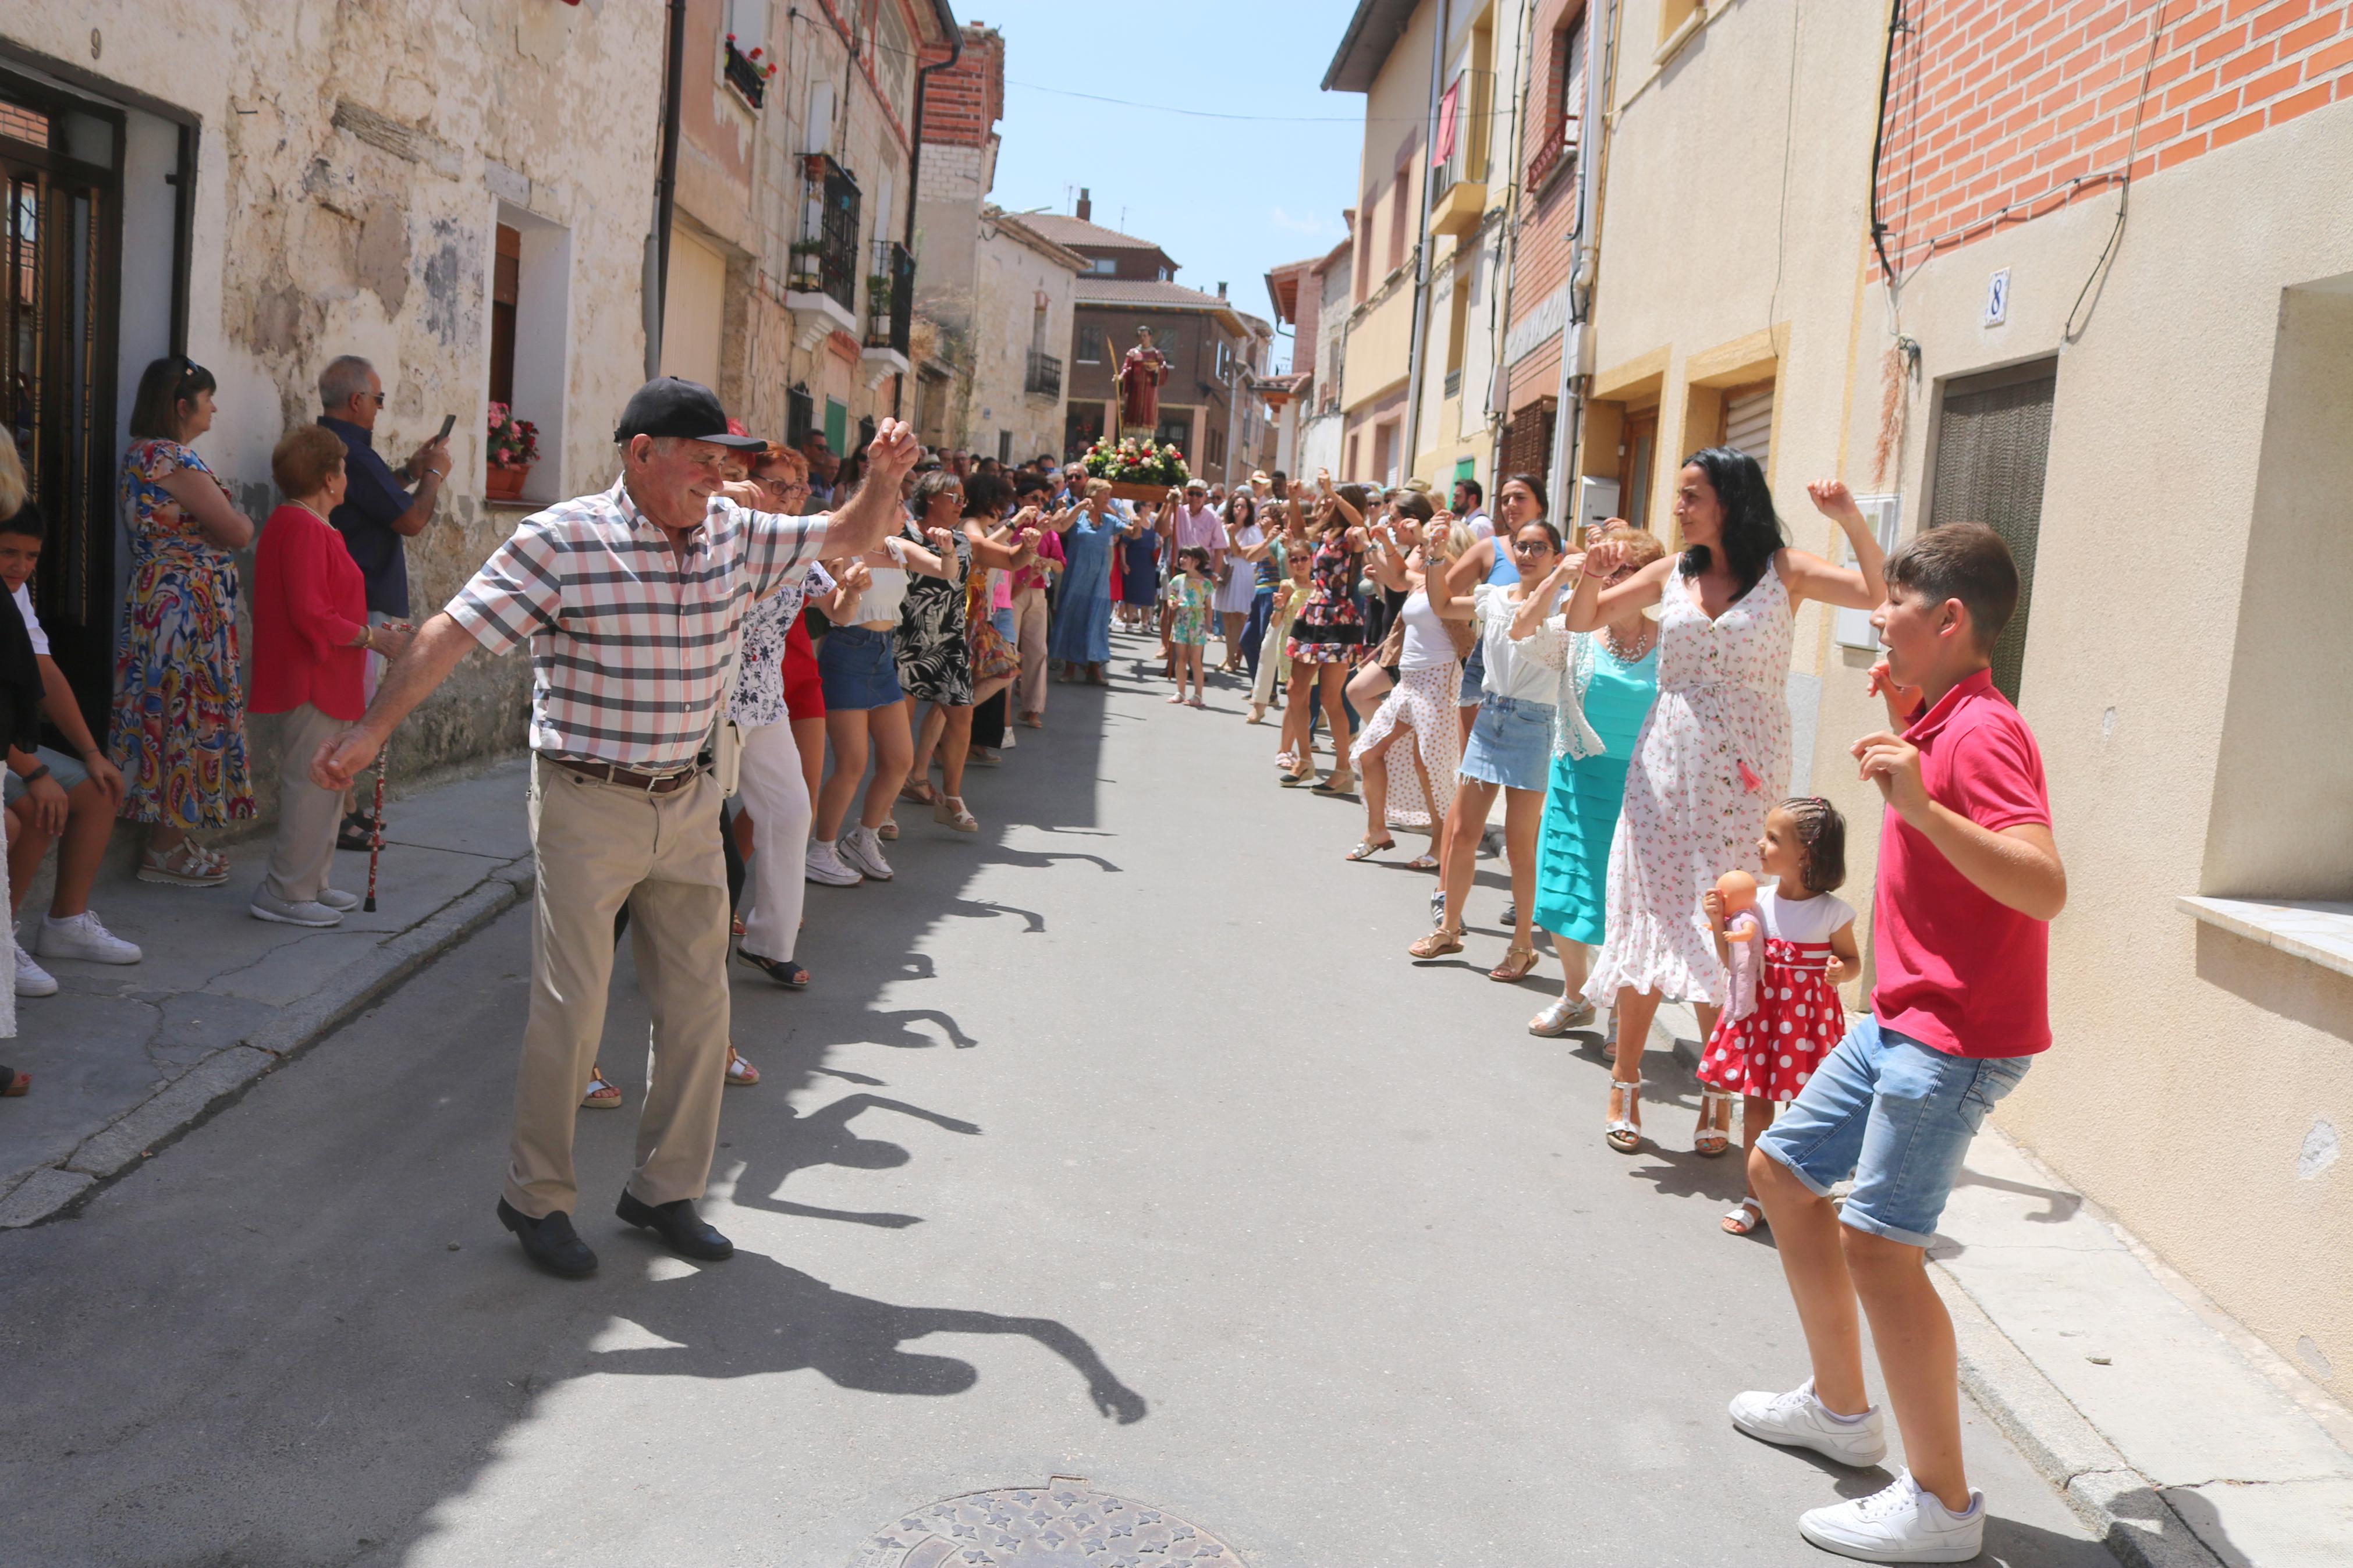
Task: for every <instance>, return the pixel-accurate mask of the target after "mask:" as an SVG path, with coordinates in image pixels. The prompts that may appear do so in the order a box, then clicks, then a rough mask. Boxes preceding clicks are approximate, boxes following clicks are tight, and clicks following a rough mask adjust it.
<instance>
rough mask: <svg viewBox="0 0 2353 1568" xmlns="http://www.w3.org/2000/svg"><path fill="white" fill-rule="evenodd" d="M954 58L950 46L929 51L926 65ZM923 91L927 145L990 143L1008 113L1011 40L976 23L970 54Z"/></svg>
mask: <svg viewBox="0 0 2353 1568" xmlns="http://www.w3.org/2000/svg"><path fill="white" fill-rule="evenodd" d="M946 58H948V51H947V48H946V47H945V46H944V45H942V46H934V47H928V48H926V49H924V50H923V64H924V65H926V66H931V65H936V64H938V63H939V62H940V61H942V60H944V59H946ZM927 80H929V81H930V83H931V86H930V87H928V88H926V89H924V92H923V144H924V145H925V146H927V147H928V146H948V147H979V146H983V145H985V144H986V143H987V141H988V138H989V135H990V133H991V132H993V131H994V130H995V129H996V126H997V121H998V120H1000V119H1002V118H1003V117H1004V114H1005V39H1004V37H1003V36H1002V35H1000V34H999V33H998V32H997V29H996V28H994V27H985V26H980V25H979V24H978V23H972V24H969V25H967V26H965V30H964V52H963V54H962V55H960V56H959V57H958V58H957V59H956V63H955V65H953V66H950V67H949V68H947V69H945V70H939V71H934V72H933V73H932V74H931V76H930V77H929V78H927Z"/></svg>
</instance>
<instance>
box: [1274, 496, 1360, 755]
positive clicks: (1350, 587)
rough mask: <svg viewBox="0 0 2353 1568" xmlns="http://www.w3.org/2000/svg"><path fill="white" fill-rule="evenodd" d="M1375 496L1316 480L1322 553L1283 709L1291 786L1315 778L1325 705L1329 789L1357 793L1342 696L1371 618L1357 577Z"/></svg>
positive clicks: (1296, 634)
mask: <svg viewBox="0 0 2353 1568" xmlns="http://www.w3.org/2000/svg"><path fill="white" fill-rule="evenodd" d="M1371 501H1372V498H1371V496H1370V495H1369V494H1368V493H1367V492H1366V489H1365V487H1364V486H1362V485H1354V484H1349V485H1342V486H1340V487H1339V488H1338V489H1334V488H1333V485H1332V474H1331V470H1330V469H1328V468H1324V469H1318V470H1317V471H1316V474H1315V526H1314V535H1315V547H1314V564H1313V565H1312V566H1310V567H1309V569H1308V571H1309V582H1310V586H1309V588H1308V592H1307V602H1306V604H1305V605H1303V606H1302V607H1301V609H1300V612H1299V617H1298V619H1296V620H1294V621H1293V622H1292V624H1291V638H1290V640H1289V641H1288V642H1287V643H1285V644H1284V645H1283V651H1284V652H1285V653H1287V654H1289V655H1290V656H1291V704H1290V706H1289V707H1288V708H1286V709H1284V710H1283V715H1282V740H1283V748H1282V749H1283V751H1284V752H1285V753H1286V754H1287V755H1289V756H1290V758H1291V759H1292V763H1291V767H1290V769H1289V770H1288V771H1287V772H1285V773H1283V775H1282V782H1283V783H1284V784H1306V783H1308V782H1309V781H1310V780H1312V779H1314V777H1315V740H1314V728H1315V719H1314V707H1315V704H1316V702H1317V701H1318V700H1321V701H1322V702H1323V705H1324V723H1325V724H1326V725H1328V726H1330V728H1331V731H1332V753H1333V768H1332V775H1331V777H1329V778H1328V779H1326V780H1324V785H1323V786H1322V787H1324V788H1327V789H1329V790H1332V791H1335V792H1345V790H1348V789H1351V788H1353V787H1355V784H1356V774H1355V773H1353V772H1352V771H1351V770H1350V768H1349V766H1348V716H1347V714H1346V713H1345V711H1343V710H1342V709H1341V706H1340V702H1341V698H1340V693H1341V690H1342V689H1343V688H1345V686H1346V685H1347V682H1348V661H1349V660H1350V659H1352V658H1355V657H1356V650H1357V649H1358V648H1360V647H1363V646H1364V641H1365V616H1364V612H1363V611H1361V610H1359V609H1358V608H1357V607H1356V574H1357V573H1358V572H1360V571H1362V570H1363V569H1364V563H1365V530H1364V528H1363V523H1364V521H1365V508H1366V506H1368V505H1370V504H1371Z"/></svg>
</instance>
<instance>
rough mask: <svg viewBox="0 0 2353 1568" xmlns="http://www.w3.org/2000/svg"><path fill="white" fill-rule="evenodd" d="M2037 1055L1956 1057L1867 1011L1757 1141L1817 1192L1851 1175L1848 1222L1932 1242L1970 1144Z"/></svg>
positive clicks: (1825, 1192) (1824, 1193)
mask: <svg viewBox="0 0 2353 1568" xmlns="http://www.w3.org/2000/svg"><path fill="white" fill-rule="evenodd" d="M2033 1060H2034V1058H2032V1057H1956V1056H1947V1054H1946V1053H1944V1052H1943V1051H1939V1050H1934V1049H1932V1048H1930V1047H1926V1046H1924V1045H1922V1044H1921V1043H1920V1042H1919V1041H1917V1040H1915V1039H1913V1038H1912V1037H1909V1036H1907V1035H1899V1034H1897V1033H1896V1032H1895V1031H1894V1030H1893V1029H1883V1028H1881V1027H1880V1026H1879V1020H1878V1019H1876V1018H1871V1017H1866V1018H1864V1019H1862V1021H1861V1022H1859V1023H1857V1024H1856V1025H1855V1026H1854V1027H1853V1028H1852V1029H1850V1030H1848V1031H1847V1037H1846V1038H1845V1039H1843V1040H1841V1041H1840V1042H1839V1044H1838V1048H1837V1049H1836V1050H1833V1051H1832V1052H1831V1054H1830V1055H1829V1056H1827V1057H1824V1058H1822V1065H1821V1066H1820V1067H1818V1068H1815V1069H1814V1076H1813V1077H1812V1078H1810V1079H1807V1080H1806V1087H1805V1088H1804V1089H1799V1091H1798V1098H1797V1099H1795V1100H1791V1101H1790V1102H1789V1103H1788V1105H1787V1106H1785V1107H1783V1108H1782V1111H1781V1114H1780V1116H1779V1117H1778V1119H1776V1120H1775V1121H1774V1123H1773V1125H1772V1126H1770V1127H1768V1128H1767V1129H1766V1130H1765V1135H1764V1136H1763V1137H1762V1138H1759V1139H1758V1140H1757V1148H1759V1149H1761V1150H1763V1151H1764V1152H1766V1153H1767V1154H1770V1155H1772V1156H1773V1158H1775V1159H1776V1160H1778V1161H1780V1162H1781V1163H1783V1164H1784V1165H1787V1166H1788V1168H1789V1170H1790V1171H1791V1173H1794V1174H1795V1175H1796V1176H1797V1178H1798V1180H1799V1181H1800V1182H1803V1183H1804V1184H1806V1187H1807V1189H1808V1190H1809V1191H1810V1192H1812V1193H1814V1194H1817V1195H1818V1196H1821V1197H1828V1196H1829V1195H1830V1191H1831V1184H1833V1183H1836V1182H1841V1181H1844V1180H1845V1179H1846V1178H1847V1177H1848V1176H1852V1177H1853V1178H1854V1191H1853V1192H1852V1194H1850V1195H1849V1196H1848V1198H1847V1200H1846V1203H1845V1205H1843V1206H1842V1208H1841V1212H1840V1217H1841V1219H1843V1220H1845V1222H1846V1223H1847V1224H1849V1225H1851V1226H1854V1228H1855V1229H1857V1230H1860V1231H1865V1232H1868V1233H1869V1234H1871V1235H1873V1236H1883V1237H1887V1239H1888V1240H1890V1241H1900V1242H1903V1243H1905V1245H1906V1246H1910V1247H1926V1246H1927V1245H1928V1244H1929V1243H1930V1242H1931V1241H1933V1240H1934V1239H1936V1221H1937V1218H1938V1217H1939V1216H1940V1215H1943V1214H1944V1212H1945V1199H1946V1198H1947V1197H1948V1196H1949V1195H1950V1194H1951V1193H1952V1190H1953V1182H1954V1180H1955V1179H1956V1178H1957V1177H1958V1176H1959V1175H1960V1173H1961V1162H1962V1161H1963V1160H1964V1159H1966V1158H1967V1157H1968V1152H1969V1141H1970V1140H1971V1139H1973V1138H1975V1137H1976V1136H1977V1133H1978V1127H1979V1126H1981V1125H1982V1124H1983V1123H1984V1121H1985V1119H1986V1112H1987V1111H1989V1110H1992V1109H1993V1107H1994V1102H1995V1101H1996V1100H2000V1099H2001V1097H2002V1096H2004V1095H2006V1094H2008V1093H2009V1092H2010V1090H2011V1089H2016V1088H2017V1087H2018V1080H2019V1079H2022V1078H2024V1077H2025V1076H2026V1069H2027V1068H2028V1067H2029V1066H2030V1065H2031V1063H2032V1062H2033Z"/></svg>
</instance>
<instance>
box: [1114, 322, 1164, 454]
mask: <svg viewBox="0 0 2353 1568" xmlns="http://www.w3.org/2000/svg"><path fill="white" fill-rule="evenodd" d="M1135 337H1136V344H1135V347H1134V348H1132V349H1130V350H1128V351H1127V357H1126V358H1125V359H1123V360H1122V361H1120V365H1119V376H1118V382H1119V427H1120V430H1121V431H1122V433H1124V432H1126V431H1128V430H1130V429H1134V428H1139V427H1140V428H1142V429H1143V430H1145V432H1146V433H1149V432H1151V431H1153V430H1155V429H1157V428H1158V427H1159V425H1160V384H1161V383H1163V382H1165V381H1166V380H1167V379H1168V360H1167V357H1166V355H1164V354H1163V353H1161V352H1160V351H1159V350H1158V349H1155V348H1154V347H1153V346H1152V329H1151V328H1150V327H1138V328H1136V329H1135Z"/></svg>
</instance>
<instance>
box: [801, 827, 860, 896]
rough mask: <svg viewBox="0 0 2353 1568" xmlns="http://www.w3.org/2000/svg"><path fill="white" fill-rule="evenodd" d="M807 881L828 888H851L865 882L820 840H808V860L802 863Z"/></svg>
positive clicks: (832, 849)
mask: <svg viewBox="0 0 2353 1568" xmlns="http://www.w3.org/2000/svg"><path fill="white" fill-rule="evenodd" d="M803 868H804V870H805V871H806V873H807V877H808V879H809V880H810V881H812V882H818V883H822V884H823V885H825V886H826V887H828V888H852V887H856V886H857V885H858V884H859V883H860V882H862V881H864V880H865V879H864V878H863V877H860V875H859V874H858V873H857V872H855V871H853V870H851V869H850V868H849V867H847V866H845V865H843V864H842V863H841V857H840V856H839V855H838V854H836V853H835V852H834V847H833V846H832V845H830V844H828V843H826V842H825V841H824V840H823V839H820V838H812V839H810V840H809V847H808V858H807V860H805V861H804V862H803Z"/></svg>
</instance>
